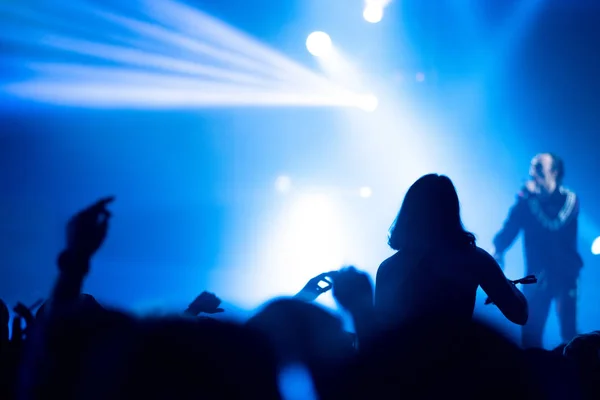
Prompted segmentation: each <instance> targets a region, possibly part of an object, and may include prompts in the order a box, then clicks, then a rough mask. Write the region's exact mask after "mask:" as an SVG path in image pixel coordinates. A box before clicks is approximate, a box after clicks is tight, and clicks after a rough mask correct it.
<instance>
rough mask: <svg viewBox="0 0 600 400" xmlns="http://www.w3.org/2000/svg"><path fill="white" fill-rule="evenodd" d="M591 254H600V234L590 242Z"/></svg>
mask: <svg viewBox="0 0 600 400" xmlns="http://www.w3.org/2000/svg"><path fill="white" fill-rule="evenodd" d="M592 254H593V255H595V256H598V255H600V236H598V237H597V238H596V240H594V242H593V243H592Z"/></svg>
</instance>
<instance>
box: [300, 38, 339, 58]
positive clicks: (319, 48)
mask: <svg viewBox="0 0 600 400" xmlns="http://www.w3.org/2000/svg"><path fill="white" fill-rule="evenodd" d="M332 47H333V46H332V44H331V38H330V37H329V35H328V34H326V33H325V32H313V33H311V34H310V35H308V38H306V49H307V50H308V52H309V53H310V54H312V55H313V56H315V57H326V56H327V55H328V54H330V53H331V48H332Z"/></svg>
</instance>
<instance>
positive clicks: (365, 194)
mask: <svg viewBox="0 0 600 400" xmlns="http://www.w3.org/2000/svg"><path fill="white" fill-rule="evenodd" d="M359 194H360V197H362V198H363V199H368V198H369V197H371V196H372V195H373V190H371V188H370V187H368V186H363V187H361V188H360V190H359Z"/></svg>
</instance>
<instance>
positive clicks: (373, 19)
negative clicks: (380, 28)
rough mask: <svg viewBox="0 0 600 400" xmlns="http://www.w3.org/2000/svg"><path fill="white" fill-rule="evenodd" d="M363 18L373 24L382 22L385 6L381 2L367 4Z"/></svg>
mask: <svg viewBox="0 0 600 400" xmlns="http://www.w3.org/2000/svg"><path fill="white" fill-rule="evenodd" d="M363 18H364V19H365V21H367V22H370V23H372V24H376V23H378V22H380V21H381V20H382V18H383V7H382V6H381V5H379V4H367V5H366V6H365V9H364V11H363Z"/></svg>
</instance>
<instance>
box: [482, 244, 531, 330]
mask: <svg viewBox="0 0 600 400" xmlns="http://www.w3.org/2000/svg"><path fill="white" fill-rule="evenodd" d="M474 261H475V263H474V269H475V271H476V275H477V279H478V283H479V285H480V286H481V288H482V289H483V291H484V292H485V293H486V294H487V295H488V296H489V297H490V299H491V300H492V301H493V302H494V303H495V304H496V306H497V307H498V308H499V309H500V311H501V312H502V314H504V316H505V317H506V318H507V319H508V320H509V321H511V322H513V323H515V324H518V325H525V323H526V322H527V318H528V317H529V309H528V306H527V299H525V296H524V295H523V293H521V291H520V290H519V289H517V287H516V286H515V285H514V284H513V283H512V282H511V281H509V280H508V279H507V278H506V276H504V273H503V272H502V269H501V268H500V266H499V265H498V263H497V262H496V260H494V258H493V257H492V256H491V255H489V254H488V253H487V252H486V251H484V250H482V249H479V248H478V249H477V253H476V256H475V260H474Z"/></svg>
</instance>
